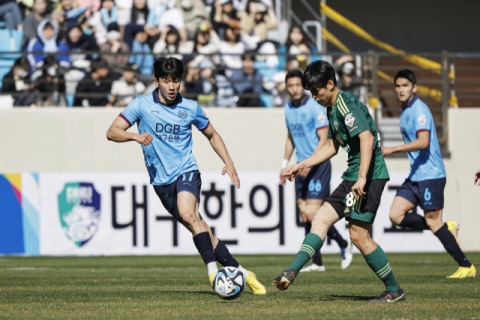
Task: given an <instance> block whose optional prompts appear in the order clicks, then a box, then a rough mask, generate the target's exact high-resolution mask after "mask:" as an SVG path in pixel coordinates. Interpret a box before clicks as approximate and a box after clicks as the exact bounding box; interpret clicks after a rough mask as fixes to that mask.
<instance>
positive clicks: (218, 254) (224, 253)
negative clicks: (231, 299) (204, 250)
mask: <svg viewBox="0 0 480 320" xmlns="http://www.w3.org/2000/svg"><path fill="white" fill-rule="evenodd" d="M214 252H215V259H217V261H218V262H219V263H220V264H221V265H222V266H224V267H235V268H237V269H238V270H240V271H242V273H243V274H244V275H245V277H247V276H248V271H247V269H245V268H244V267H242V266H241V265H240V263H238V261H237V260H236V259H235V258H234V257H233V256H232V254H231V253H230V251H228V248H227V246H226V245H225V243H223V242H222V240H220V239H218V244H217V247H216V248H215V250H214Z"/></svg>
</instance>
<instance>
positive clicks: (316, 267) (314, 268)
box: [300, 263, 325, 272]
mask: <svg viewBox="0 0 480 320" xmlns="http://www.w3.org/2000/svg"><path fill="white" fill-rule="evenodd" d="M311 271H320V272H321V271H325V266H324V265H321V266H319V265H318V264H315V263H312V264H309V265H308V266H306V267H305V268H303V269H302V270H300V272H311Z"/></svg>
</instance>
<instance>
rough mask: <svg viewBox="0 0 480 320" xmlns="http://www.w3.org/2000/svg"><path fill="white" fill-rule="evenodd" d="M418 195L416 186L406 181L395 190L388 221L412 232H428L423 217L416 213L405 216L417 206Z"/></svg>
mask: <svg viewBox="0 0 480 320" xmlns="http://www.w3.org/2000/svg"><path fill="white" fill-rule="evenodd" d="M418 193H419V189H418V184H417V183H415V182H412V181H410V180H408V179H407V180H405V182H404V183H403V184H402V186H401V187H400V188H399V189H398V190H397V195H396V196H395V199H394V200H393V204H392V207H391V209H390V220H392V222H393V223H394V224H395V225H397V226H400V227H406V228H410V229H414V230H428V226H427V222H426V221H425V218H424V217H422V216H421V215H419V214H416V213H409V214H407V212H408V211H410V210H412V209H414V208H415V206H416V205H417V203H418V200H419V199H418V197H417V195H418Z"/></svg>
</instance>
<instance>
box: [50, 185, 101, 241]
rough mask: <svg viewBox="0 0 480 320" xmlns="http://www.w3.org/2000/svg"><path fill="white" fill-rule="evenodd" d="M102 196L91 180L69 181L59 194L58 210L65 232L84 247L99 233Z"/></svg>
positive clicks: (69, 237)
mask: <svg viewBox="0 0 480 320" xmlns="http://www.w3.org/2000/svg"><path fill="white" fill-rule="evenodd" d="M100 200H101V196H100V193H98V192H97V191H96V190H95V187H94V186H93V184H92V183H89V182H69V183H66V184H65V186H64V187H63V190H62V192H60V194H59V195H58V211H59V215H60V224H61V226H62V229H63V232H64V233H65V235H66V236H67V238H68V239H70V240H71V241H72V242H73V243H74V244H75V245H76V246H78V247H82V246H84V245H85V244H86V243H87V242H88V241H90V240H91V239H92V238H93V236H94V235H95V234H96V233H97V231H98V228H99V223H100V217H101V211H100V204H101V201H100Z"/></svg>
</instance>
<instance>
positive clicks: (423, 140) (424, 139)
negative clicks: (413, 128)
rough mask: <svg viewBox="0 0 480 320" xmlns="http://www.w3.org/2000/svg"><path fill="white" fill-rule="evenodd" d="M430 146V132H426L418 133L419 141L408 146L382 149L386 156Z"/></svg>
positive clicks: (414, 141) (402, 145)
mask: <svg viewBox="0 0 480 320" xmlns="http://www.w3.org/2000/svg"><path fill="white" fill-rule="evenodd" d="M429 145H430V131H428V130H424V131H419V132H417V139H415V140H413V141H412V142H409V143H407V144H401V145H399V146H395V147H382V152H383V155H384V156H388V155H389V154H392V153H395V152H410V151H418V150H422V149H426V148H428V146H429Z"/></svg>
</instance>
